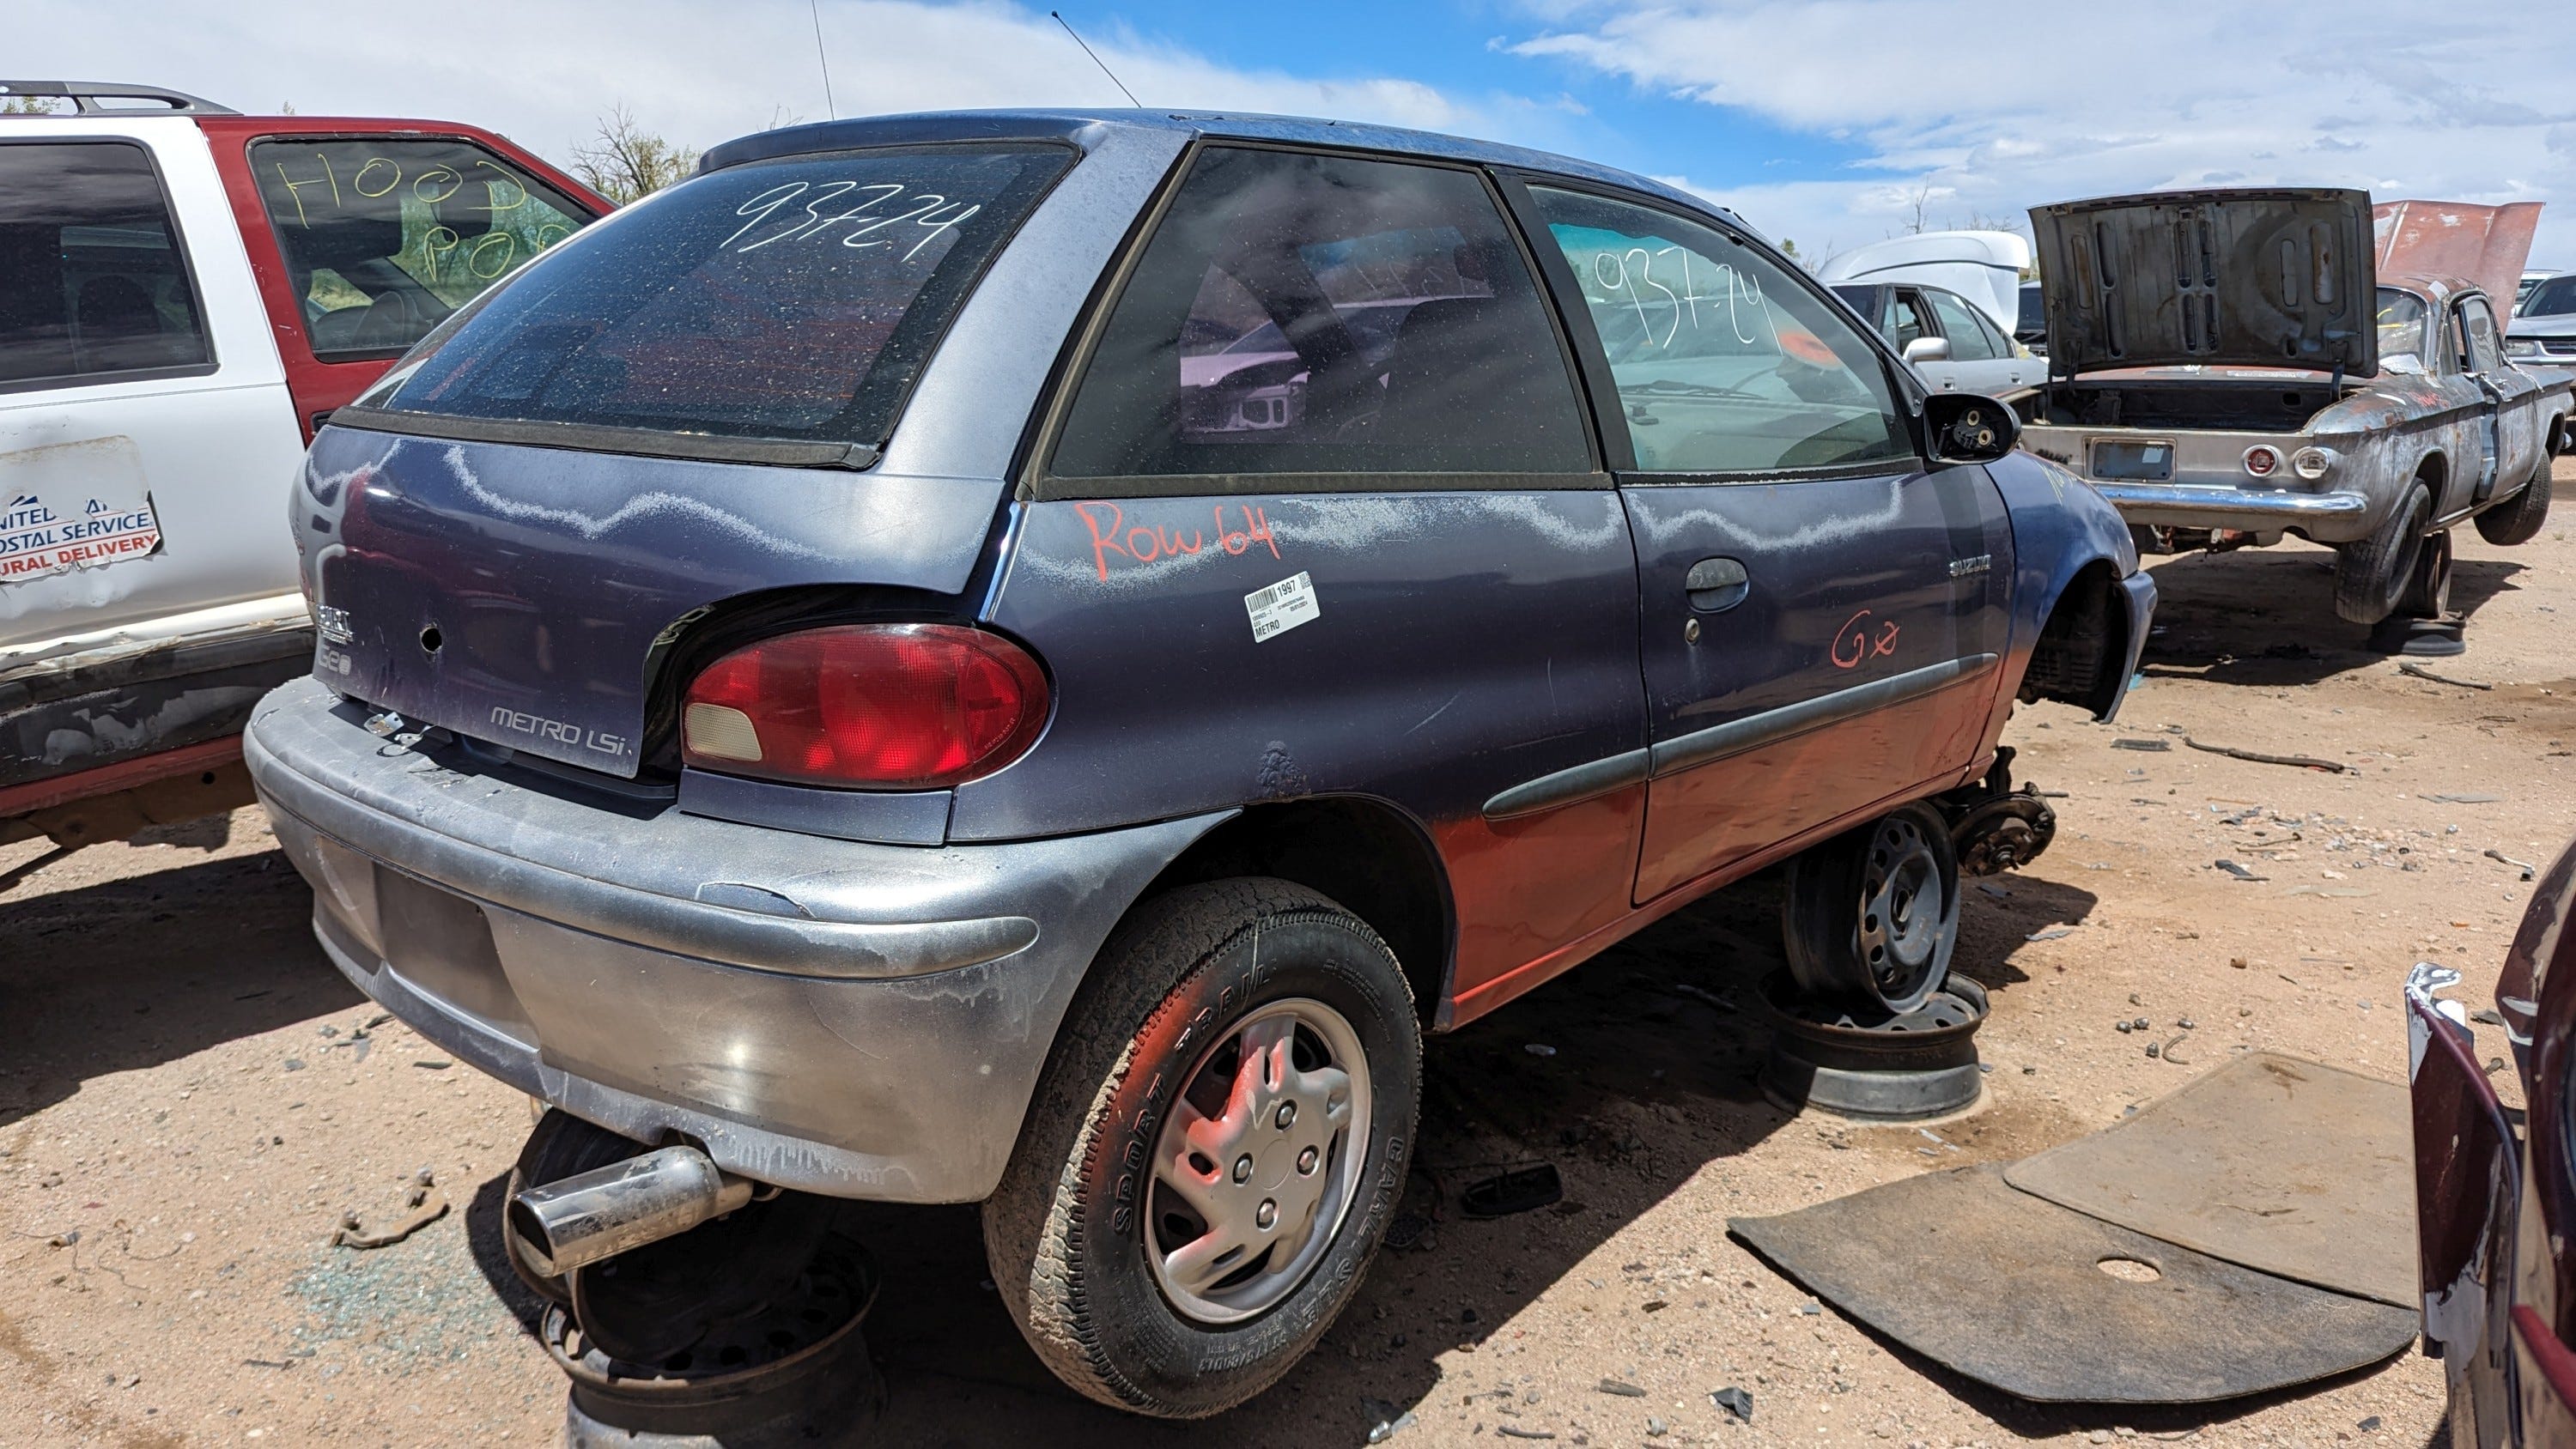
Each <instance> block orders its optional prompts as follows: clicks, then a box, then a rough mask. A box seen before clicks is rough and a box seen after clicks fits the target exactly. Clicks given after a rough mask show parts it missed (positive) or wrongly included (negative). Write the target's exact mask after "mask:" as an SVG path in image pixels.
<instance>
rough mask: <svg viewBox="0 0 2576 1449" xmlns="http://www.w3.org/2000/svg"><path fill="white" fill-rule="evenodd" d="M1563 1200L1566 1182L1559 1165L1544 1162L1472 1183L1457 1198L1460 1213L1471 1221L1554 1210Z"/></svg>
mask: <svg viewBox="0 0 2576 1449" xmlns="http://www.w3.org/2000/svg"><path fill="white" fill-rule="evenodd" d="M1564 1197H1565V1180H1564V1179H1563V1178H1562V1177H1560V1176H1558V1174H1557V1170H1556V1164H1555V1163H1553V1162H1541V1163H1537V1164H1535V1165H1533V1166H1529V1167H1516V1168H1513V1169H1512V1170H1511V1171H1509V1172H1506V1173H1502V1174H1499V1175H1497V1176H1494V1177H1489V1178H1486V1179H1484V1180H1483V1181H1481V1182H1471V1183H1469V1184H1468V1185H1467V1190H1466V1191H1464V1192H1462V1193H1460V1194H1459V1195H1458V1210H1459V1211H1461V1212H1463V1213H1465V1214H1466V1215H1467V1216H1469V1217H1471V1218H1507V1217H1510V1216H1511V1215H1513V1214H1514V1213H1525V1212H1530V1211H1533V1210H1535V1209H1538V1208H1543V1207H1550V1206H1553V1205H1555V1204H1556V1203H1558V1202H1561V1201H1563V1200H1564Z"/></svg>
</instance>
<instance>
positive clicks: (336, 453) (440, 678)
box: [297, 427, 1004, 777]
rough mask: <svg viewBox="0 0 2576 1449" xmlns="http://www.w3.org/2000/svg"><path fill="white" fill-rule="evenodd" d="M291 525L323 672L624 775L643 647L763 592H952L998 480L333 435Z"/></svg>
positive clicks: (448, 720)
mask: <svg viewBox="0 0 2576 1449" xmlns="http://www.w3.org/2000/svg"><path fill="white" fill-rule="evenodd" d="M302 486H303V497H302V498H301V499H299V502H301V503H302V504H304V505H305V506H304V507H302V508H299V509H298V510H297V511H298V514H299V515H300V517H299V522H300V524H301V525H302V528H303V530H304V533H305V556H306V560H307V566H308V568H310V569H311V571H312V585H313V591H314V600H315V603H316V604H318V605H320V606H321V608H320V618H321V635H322V637H321V641H320V644H319V646H318V651H317V655H316V661H317V662H316V668H315V673H316V674H317V675H319V676H320V677H321V679H322V681H323V682H324V683H325V684H328V685H330V686H332V687H333V688H334V689H337V690H339V691H340V692H341V693H343V694H346V695H350V696H352V697H354V698H357V699H360V700H363V701H365V702H367V703H369V704H372V705H375V706H378V707H380V708H384V709H390V710H393V711H395V712H396V713H398V714H400V715H402V716H403V718H404V719H406V720H408V721H411V722H413V723H415V724H433V725H440V726H444V727H445V728H448V729H451V730H454V731H456V732H457V733H459V734H464V735H470V736H473V737H475V738H477V739H484V740H490V741H493V742H495V743H498V744H504V745H508V746H511V747H512V748H514V749H520V750H525V751H527V752H528V753H530V754H535V755H540V756H543V757H545V758H547V759H551V760H560V761H562V762H564V763H566V764H573V765H580V766H583V767H585V768H588V769H593V770H600V771H604V772H607V773H610V774H615V775H622V776H627V777H632V776H633V775H634V774H635V773H636V772H637V769H638V768H639V766H640V764H641V757H640V753H639V746H640V743H641V741H642V740H643V738H644V734H645V712H646V707H647V690H648V686H649V682H650V679H649V677H650V675H651V673H652V670H653V667H654V664H655V662H656V661H655V657H654V656H655V649H656V646H657V642H659V643H661V644H664V645H667V643H668V639H667V638H666V637H665V636H666V631H667V633H668V635H670V636H676V635H677V633H678V632H679V630H680V629H681V628H682V627H684V626H685V625H686V623H687V622H689V621H690V620H691V619H692V618H693V617H694V616H695V615H696V614H697V611H699V610H701V609H704V608H706V607H708V606H710V605H714V604H717V603H721V602H723V601H725V600H728V599H736V598H739V597H741V596H743V595H746V594H752V593H755V592H760V591H764V590H776V589H783V588H795V587H798V586H802V585H831V584H845V585H873V586H879V587H891V588H902V589H918V590H922V591H925V592H926V593H930V594H955V593H957V592H959V591H960V590H962V589H963V588H964V587H965V586H966V583H967V580H968V578H969V577H970V576H971V575H972V574H973V572H974V570H975V566H976V563H977V561H978V558H979V556H980V554H981V553H982V550H983V548H984V542H985V539H986V537H987V536H988V535H989V534H990V532H991V531H992V528H993V526H994V522H995V519H996V517H997V515H998V513H999V511H1000V509H1001V506H1002V496H1003V492H1004V485H1003V484H1001V483H1000V482H999V481H990V482H985V481H975V480H967V479H959V478H906V477H890V476H884V475H880V474H853V473H849V472H845V471H840V470H833V469H816V468H777V467H762V466H758V465H747V464H739V463H719V462H704V461H695V460H688V459H673V458H643V457H632V456H622V455H618V454H608V453H591V452H580V451H571V450H564V449H555V448H535V447H525V446H516V445H510V444H496V443H480V442H466V441H459V440H454V439H437V438H418V437H405V436H400V435H396V434H389V433H377V432H367V431H361V430H359V429H355V428H347V427H331V428H326V429H324V430H323V432H322V435H321V437H320V438H319V439H318V440H317V441H316V442H315V444H314V448H313V453H312V456H311V459H310V461H309V462H308V464H307V467H306V470H305V476H304V482H303V485H302Z"/></svg>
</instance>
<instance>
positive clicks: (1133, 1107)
mask: <svg viewBox="0 0 2576 1449" xmlns="http://www.w3.org/2000/svg"><path fill="white" fill-rule="evenodd" d="M1421 1075H1422V1035H1421V1028H1420V1025H1419V1023H1418V1022H1417V1021H1416V1019H1415V1016H1414V1009H1413V998H1412V993H1411V991H1410V989H1409V988H1408V987H1407V986H1406V983H1405V979H1404V972H1403V970H1402V968H1401V967H1400V966H1399V965H1398V964H1397V962H1396V959H1395V956H1394V953H1393V952H1391V951H1389V950H1388V949H1387V946H1386V943H1385V942H1384V941H1382V940H1380V939H1379V938H1378V936H1377V933H1376V932H1374V931H1372V930H1370V929H1369V927H1368V925H1367V924H1366V923H1365V922H1363V921H1361V920H1360V919H1359V918H1358V917H1357V916H1354V915H1352V914H1351V913H1350V912H1348V911H1346V910H1343V909H1342V908H1341V907H1339V906H1337V905H1335V904H1334V903H1333V902H1332V901H1330V900H1329V899H1327V898H1325V897H1324V896H1321V895H1319V894H1317V893H1315V892H1314V891H1311V890H1308V889H1306V888H1305V887H1303V886H1299V885H1295V884H1292V883H1290V882H1287V881H1281V880H1272V879H1267V878H1251V879H1241V880H1228V881H1217V882H1211V883H1208V884H1203V885H1193V886H1185V887H1182V888H1180V889H1178V890H1175V891H1172V892H1171V893H1169V894H1167V895H1163V896H1159V897H1156V898H1154V899H1152V900H1149V901H1147V902H1145V903H1144V904H1142V905H1140V906H1138V907H1137V908H1136V910H1135V911H1134V912H1133V913H1131V914H1130V916H1129V918H1128V919H1127V920H1126V921H1125V922H1123V923H1121V925H1120V926H1119V928H1118V929H1117V931H1116V932H1114V933H1113V934H1112V935H1111V936H1110V939H1109V942H1108V944H1107V945H1105V946H1104V947H1102V948H1101V952H1100V955H1099V957H1098V959H1097V960H1095V961H1094V962H1093V964H1092V967H1091V971H1090V974H1089V975H1088V976H1087V977H1086V978H1085V979H1084V981H1083V985H1082V989H1081V991H1080V992H1079V993H1078V994H1077V995H1076V996H1075V998H1074V1003H1073V1007H1072V1009H1071V1011H1070V1012H1069V1013H1068V1014H1067V1016H1066V1019H1065V1024H1064V1027H1063V1030H1062V1031H1061V1032H1060V1033H1059V1035H1058V1037H1057V1041H1056V1047H1055V1052H1054V1055H1053V1057H1052V1058H1051V1059H1050V1060H1049V1062H1048V1064H1047V1070H1046V1073H1045V1075H1044V1076H1043V1077H1042V1078H1041V1080H1040V1082H1039V1085H1038V1090H1037V1095H1036V1097H1035V1099H1034V1100H1033V1101H1032V1102H1031V1103H1030V1106H1029V1115H1028V1120H1027V1123H1026V1125H1024V1126H1023V1127H1022V1129H1021V1132H1020V1140H1019V1143H1018V1145H1017V1147H1016V1149H1015V1150H1014V1151H1013V1153H1012V1157H1011V1162H1010V1165H1009V1166H1008V1167H1007V1168H1006V1169H1005V1170H1004V1172H1003V1175H1002V1181H1001V1184H1000V1186H999V1187H998V1188H997V1189H996V1190H995V1191H994V1194H993V1196H992V1197H991V1198H990V1199H989V1200H987V1201H986V1202H985V1204H984V1247H985V1255H986V1258H987V1260H988V1261H989V1262H990V1264H991V1265H992V1272H993V1282H994V1284H995V1285H996V1286H997V1287H998V1288H1000V1290H1001V1294H1002V1300H1003V1302H1004V1303H1005V1304H1007V1305H1008V1306H1009V1308H1010V1311H1011V1316H1012V1317H1013V1318H1014V1319H1016V1320H1017V1321H1018V1323H1019V1325H1020V1330H1021V1332H1022V1333H1024V1334H1026V1335H1027V1337H1028V1340H1029V1343H1030V1344H1031V1346H1033V1347H1034V1348H1035V1349H1036V1350H1037V1353H1038V1357H1039V1358H1041V1359H1043V1360H1044V1361H1045V1362H1046V1365H1047V1367H1048V1368H1049V1369H1051V1370H1053V1371H1054V1372H1055V1374H1056V1376H1057V1377H1059V1378H1061V1379H1063V1380H1064V1381H1065V1382H1066V1383H1067V1384H1069V1385H1071V1386H1072V1387H1073V1388H1075V1389H1078V1390H1080V1391H1081V1392H1082V1393H1084V1394H1087V1395H1089V1396H1090V1397H1092V1398H1094V1399H1098V1400H1100V1401H1101V1402H1102V1403H1106V1404H1110V1405H1113V1406H1115V1407H1118V1408H1123V1409H1128V1410H1132V1411H1135V1412H1138V1413H1144V1414H1151V1415H1154V1416H1156V1417H1160V1418H1170V1419H1192V1418H1200V1417H1204V1416H1206V1415H1209V1414H1214V1413H1218V1412H1221V1411H1223V1410H1225V1409H1229V1408H1232V1407H1234V1406H1235V1405H1237V1404H1240V1403H1242V1402H1243V1401H1245V1400H1246V1399H1249V1398H1251V1397H1252V1396H1254V1395H1255V1394H1258V1393H1260V1392H1261V1391H1262V1390H1263V1389H1265V1388H1268V1387H1269V1386H1270V1385H1271V1384H1273V1383H1275V1382H1276V1381H1277V1380H1278V1379H1279V1377H1280V1376H1281V1375H1283V1374H1285V1373H1286V1372H1287V1371H1288V1370H1289V1368H1290V1367H1291V1366H1292V1365H1294V1364H1295V1363H1296V1362H1297V1360H1298V1359H1300V1358H1302V1357H1304V1356H1305V1354H1306V1352H1307V1351H1308V1350H1309V1349H1311V1348H1313V1347H1314V1346H1315V1343H1316V1341H1317V1340H1318V1339H1320V1338H1322V1337H1323V1335H1324V1331H1325V1330H1326V1329H1327V1328H1330V1327H1331V1326H1332V1323H1333V1320H1334V1319H1335V1317H1337V1316H1338V1315H1339V1314H1340V1313H1341V1311H1342V1309H1343V1307H1344V1306H1345V1305H1347V1304H1348V1303H1349V1301H1350V1298H1351V1295H1352V1294H1353V1293H1354V1292H1355V1291H1357V1289H1358V1286H1359V1281H1360V1275H1361V1274H1362V1273H1363V1272H1364V1271H1365V1270H1366V1269H1367V1267H1368V1264H1369V1260H1370V1259H1371V1258H1372V1257H1374V1256H1375V1254H1376V1252H1377V1246H1378V1242H1379V1240H1380V1238H1382V1237H1383V1236H1384V1235H1385V1232H1386V1224H1387V1220H1388V1218H1389V1217H1390V1216H1391V1215H1392V1214H1393V1213H1394V1211H1395V1205H1396V1200H1397V1198H1398V1197H1399V1196H1400V1195H1401V1193H1402V1191H1403V1188H1404V1180H1405V1172H1406V1169H1407V1166H1408V1162H1409V1157H1410V1153H1411V1150H1412V1146H1413V1132H1414V1114H1415V1109H1416V1104H1417V1102H1418V1100H1419V1098H1420V1095H1421Z"/></svg>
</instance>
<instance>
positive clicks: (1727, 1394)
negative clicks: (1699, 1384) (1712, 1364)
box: [1708, 1384, 1753, 1424]
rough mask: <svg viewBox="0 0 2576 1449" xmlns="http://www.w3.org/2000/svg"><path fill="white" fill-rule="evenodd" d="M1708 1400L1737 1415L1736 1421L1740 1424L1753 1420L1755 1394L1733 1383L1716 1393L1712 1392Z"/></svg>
mask: <svg viewBox="0 0 2576 1449" xmlns="http://www.w3.org/2000/svg"><path fill="white" fill-rule="evenodd" d="M1708 1401H1709V1402H1710V1403H1712V1404H1715V1405H1717V1406H1718V1407H1719V1408H1721V1409H1724V1410H1725V1411H1726V1412H1728V1413H1730V1414H1733V1415H1734V1416H1735V1421H1736V1422H1737V1423H1739V1424H1750V1423H1752V1422H1753V1396H1752V1395H1751V1394H1748V1393H1746V1392H1745V1391H1744V1390H1742V1389H1739V1388H1737V1387H1735V1386H1734V1385H1733V1384H1729V1385H1727V1386H1726V1387H1725V1388H1722V1389H1719V1390H1717V1391H1716V1392H1715V1393H1712V1394H1710V1395H1709V1396H1708Z"/></svg>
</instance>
